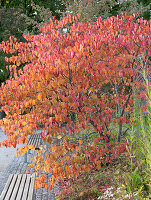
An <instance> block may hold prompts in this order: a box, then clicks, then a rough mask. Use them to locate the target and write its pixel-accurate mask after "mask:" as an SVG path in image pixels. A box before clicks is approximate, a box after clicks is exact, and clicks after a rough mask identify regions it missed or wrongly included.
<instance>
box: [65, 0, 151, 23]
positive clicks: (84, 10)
mask: <svg viewBox="0 0 151 200" xmlns="http://www.w3.org/2000/svg"><path fill="white" fill-rule="evenodd" d="M65 5H66V9H67V10H68V11H69V12H72V13H73V14H77V13H80V14H81V21H82V22H86V21H88V22H93V21H96V20H97V18H98V17H99V16H100V15H101V16H102V17H103V19H105V18H107V17H111V16H116V15H119V14H120V13H121V12H127V14H128V15H131V14H132V13H136V12H139V13H140V16H143V14H144V13H145V12H146V13H149V12H150V3H149V1H148V3H142V2H141V1H139V3H138V1H137V0H134V1H131V0H121V1H117V0H98V1H93V0H81V1H78V0H74V1H73V0H67V1H66V2H65ZM145 16H146V18H144V19H148V20H149V19H150V15H148V14H147V15H145ZM145 16H144V17H145Z"/></svg>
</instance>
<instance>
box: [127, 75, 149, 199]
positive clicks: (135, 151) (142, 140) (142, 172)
mask: <svg viewBox="0 0 151 200" xmlns="http://www.w3.org/2000/svg"><path fill="white" fill-rule="evenodd" d="M143 76H144V79H145V82H146V83H145V84H146V89H147V90H146V97H147V110H146V111H144V110H143V109H142V108H140V104H139V102H138V98H137V91H136V90H135V100H134V121H133V123H132V127H131V130H132V132H131V134H130V135H129V137H128V143H129V146H128V148H127V149H128V152H129V156H130V171H129V172H128V173H126V174H125V184H124V188H125V189H126V191H127V193H131V194H132V195H133V194H134V193H135V192H137V193H138V196H139V197H140V198H147V199H149V198H151V111H150V108H151V87H150V85H149V81H148V79H147V76H146V74H145V73H143Z"/></svg>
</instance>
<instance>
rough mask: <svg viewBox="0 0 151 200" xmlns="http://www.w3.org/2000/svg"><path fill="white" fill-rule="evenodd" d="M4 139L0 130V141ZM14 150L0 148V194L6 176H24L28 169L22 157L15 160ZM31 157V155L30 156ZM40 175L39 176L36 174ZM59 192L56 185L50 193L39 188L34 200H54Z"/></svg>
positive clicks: (32, 170) (21, 145)
mask: <svg viewBox="0 0 151 200" xmlns="http://www.w3.org/2000/svg"><path fill="white" fill-rule="evenodd" d="M4 139H6V136H5V135H4V132H3V131H2V130H1V129H0V141H3V140H4ZM18 147H23V144H20V145H18V146H17V147H16V148H18ZM15 152H16V149H15V148H13V147H11V148H5V147H0V194H1V192H2V190H3V188H4V186H5V184H6V182H7V179H8V176H9V175H10V174H24V173H26V170H27V168H28V170H29V167H27V165H28V164H27V163H25V162H24V155H23V156H20V157H19V158H17V157H16V156H15ZM31 155H32V154H28V161H29V160H30V156H31ZM32 156H33V155H32ZM33 172H34V169H30V170H29V173H30V174H32V173H33ZM38 175H40V174H38ZM47 177H48V178H47V180H48V179H49V178H50V177H51V174H49V175H48V176H47ZM58 192H59V187H58V185H57V184H54V187H53V189H52V190H51V191H47V190H46V189H45V188H40V189H37V190H35V194H34V195H35V198H34V199H35V200H54V199H55V198H56V197H57V193H58Z"/></svg>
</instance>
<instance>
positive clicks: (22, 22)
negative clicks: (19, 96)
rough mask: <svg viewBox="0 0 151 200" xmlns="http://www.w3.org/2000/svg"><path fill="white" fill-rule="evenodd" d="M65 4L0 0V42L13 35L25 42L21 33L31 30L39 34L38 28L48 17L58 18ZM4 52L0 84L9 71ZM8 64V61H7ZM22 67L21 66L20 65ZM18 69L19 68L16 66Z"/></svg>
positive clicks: (2, 54) (59, 2)
mask: <svg viewBox="0 0 151 200" xmlns="http://www.w3.org/2000/svg"><path fill="white" fill-rule="evenodd" d="M64 9H65V6H64V5H63V4H62V1H61V0H55V1H54V0H53V1H37V0H34V1H31V0H24V1H21V0H15V1H9V0H8V1H5V0H1V1H0V42H2V41H7V40H8V39H9V37H10V36H12V35H14V36H15V37H16V38H17V39H18V40H19V41H22V42H25V41H26V40H25V39H24V38H23V37H22V34H23V33H29V32H32V33H34V34H40V33H41V31H40V30H39V28H40V27H41V26H42V25H43V24H44V23H47V24H48V23H49V18H50V17H51V18H52V16H55V17H56V19H60V13H61V12H63V11H64ZM5 56H6V54H5V53H3V52H0V85H1V83H2V82H5V80H7V79H8V78H9V75H10V72H9V70H6V62H5V59H4V58H5ZM8 64H9V63H8ZM22 67H23V66H22ZM18 69H20V68H18Z"/></svg>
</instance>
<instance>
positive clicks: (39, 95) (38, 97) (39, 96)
mask: <svg viewBox="0 0 151 200" xmlns="http://www.w3.org/2000/svg"><path fill="white" fill-rule="evenodd" d="M37 99H38V100H39V101H42V93H39V94H38V96H37Z"/></svg>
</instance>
